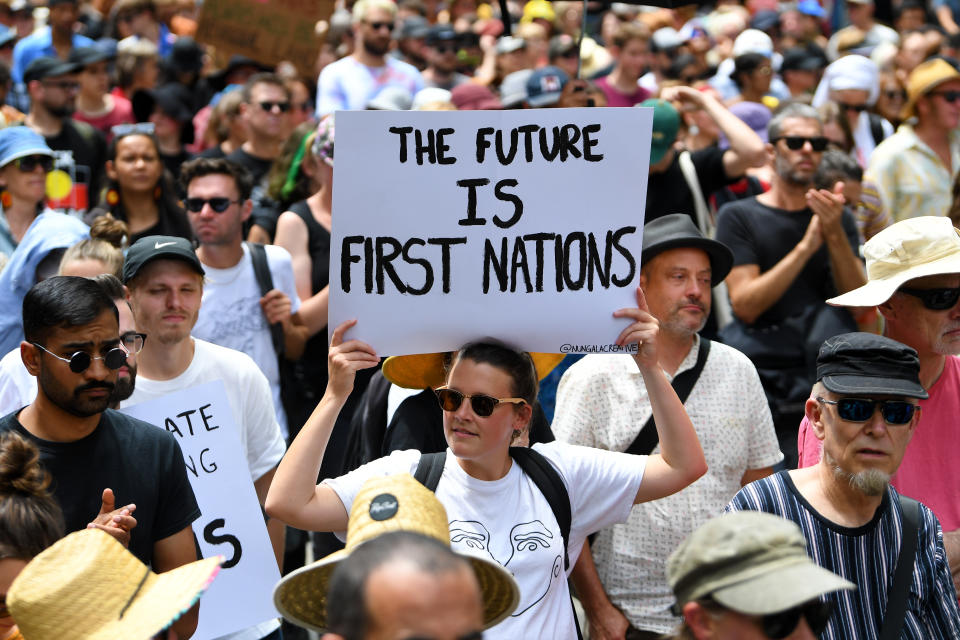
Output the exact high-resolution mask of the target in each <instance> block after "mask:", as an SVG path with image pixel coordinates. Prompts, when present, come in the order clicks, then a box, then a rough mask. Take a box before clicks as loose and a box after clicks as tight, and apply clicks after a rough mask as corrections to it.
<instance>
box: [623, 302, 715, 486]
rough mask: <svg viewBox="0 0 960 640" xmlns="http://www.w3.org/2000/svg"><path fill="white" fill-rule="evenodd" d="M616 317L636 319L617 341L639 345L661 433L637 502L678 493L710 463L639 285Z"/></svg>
mask: <svg viewBox="0 0 960 640" xmlns="http://www.w3.org/2000/svg"><path fill="white" fill-rule="evenodd" d="M613 315H614V316H615V317H617V318H631V319H633V324H631V325H630V326H629V327H627V328H626V329H624V330H623V331H622V332H621V333H620V335H619V336H618V337H617V342H616V343H617V344H618V345H628V344H638V345H639V348H638V350H637V353H636V354H634V356H633V359H634V361H635V362H636V363H637V368H639V369H640V375H641V376H643V383H644V385H646V388H647V394H648V396H649V398H650V406H651V408H652V409H653V419H654V421H655V422H656V423H657V434H658V435H659V436H660V453H659V454H653V455H651V456H648V458H647V466H646V468H645V470H644V472H643V482H641V483H640V489H639V491H637V495H636V498H635V499H634V504H636V503H638V502H647V501H649V500H656V499H657V498H662V497H664V496H668V495H670V494H672V493H676V492H677V491H680V490H681V489H683V488H684V487H686V486H687V485H689V484H691V483H692V482H693V481H695V480H696V479H697V478H699V477H700V476H702V475H703V474H705V473H706V472H707V461H706V460H705V459H704V457H703V449H701V448H700V440H698V439H697V432H696V431H694V429H693V423H692V422H690V417H689V416H687V411H686V409H684V408H683V403H682V402H680V398H678V397H677V393H676V391H674V390H673V387H672V386H671V385H670V382H669V381H668V380H667V376H666V375H665V374H664V373H663V369H661V368H660V363H659V362H658V360H657V337H658V334H659V332H660V322H659V321H658V320H657V319H656V318H654V317H653V316H652V315H651V314H650V310H649V308H648V307H647V300H646V298H645V297H644V295H643V291H642V290H641V289H640V287H637V307H636V308H633V309H620V310H619V311H616V312H614V314H613Z"/></svg>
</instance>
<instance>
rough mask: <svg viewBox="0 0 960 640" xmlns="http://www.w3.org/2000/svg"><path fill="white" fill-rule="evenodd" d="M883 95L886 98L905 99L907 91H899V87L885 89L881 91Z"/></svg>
mask: <svg viewBox="0 0 960 640" xmlns="http://www.w3.org/2000/svg"><path fill="white" fill-rule="evenodd" d="M882 93H883V97H884V98H886V99H887V100H906V99H907V92H906V91H901V90H899V89H887V90H885V91H883V92H882Z"/></svg>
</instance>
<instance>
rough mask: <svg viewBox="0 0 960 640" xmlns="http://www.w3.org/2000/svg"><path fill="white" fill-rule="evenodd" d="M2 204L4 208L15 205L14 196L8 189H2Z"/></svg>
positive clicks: (0, 202) (0, 199)
mask: <svg viewBox="0 0 960 640" xmlns="http://www.w3.org/2000/svg"><path fill="white" fill-rule="evenodd" d="M0 204H2V205H3V208H4V209H9V208H10V207H12V206H13V196H12V195H10V192H9V191H7V190H6V189H4V190H3V191H0Z"/></svg>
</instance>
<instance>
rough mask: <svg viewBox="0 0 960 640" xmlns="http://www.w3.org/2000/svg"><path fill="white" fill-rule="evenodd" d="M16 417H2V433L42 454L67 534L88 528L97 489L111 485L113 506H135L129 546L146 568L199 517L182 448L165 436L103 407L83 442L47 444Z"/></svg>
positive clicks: (98, 496) (99, 491) (96, 509)
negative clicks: (157, 548)
mask: <svg viewBox="0 0 960 640" xmlns="http://www.w3.org/2000/svg"><path fill="white" fill-rule="evenodd" d="M18 415H19V412H15V413H11V414H10V415H7V416H5V417H4V418H0V432H6V431H14V432H16V433H19V434H20V435H21V436H23V437H24V438H26V439H28V440H29V441H31V442H33V443H34V444H35V445H36V446H37V448H38V449H40V462H41V464H42V465H43V467H44V469H46V470H47V472H49V473H50V475H51V476H52V477H53V484H52V488H53V492H54V497H55V498H56V500H57V502H58V503H59V504H60V508H61V509H63V516H64V520H65V522H66V525H67V532H68V533H69V532H71V531H79V530H80V529H84V528H86V526H87V523H89V522H90V521H92V520H93V519H94V518H95V517H96V516H97V514H98V513H99V512H100V506H101V499H102V496H103V490H104V489H106V488H108V487H109V488H110V489H113V494H114V497H115V498H116V505H117V507H118V508H119V507H121V506H124V505H127V504H130V503H133V504H135V505H137V509H136V511H134V513H133V517H134V518H136V519H137V526H136V527H134V528H133V530H132V531H131V532H130V547H129V548H130V552H131V553H132V554H133V555H135V556H136V557H137V558H139V559H140V561H142V562H143V563H145V564H148V565H149V564H151V560H152V559H153V545H154V543H155V542H157V541H159V540H163V539H164V538H167V537H169V536H171V535H173V534H175V533H177V532H179V531H181V530H183V528H184V527H188V526H190V524H191V523H192V522H193V521H194V520H196V519H197V518H199V517H200V508H199V506H198V505H197V499H196V497H194V495H193V488H192V487H191V486H190V482H189V481H188V479H187V469H186V466H185V465H184V462H183V453H182V452H181V451H180V445H179V444H178V443H177V441H176V439H175V438H174V436H173V435H172V434H170V433H168V432H167V431H165V430H163V429H159V428H157V427H154V426H153V425H150V424H147V423H146V422H142V421H140V420H136V419H134V418H131V417H129V416H127V415H125V414H122V413H119V412H117V411H113V410H112V409H107V410H106V411H105V412H104V413H103V415H102V417H101V418H100V424H99V425H97V428H96V429H95V430H94V431H93V433H91V434H90V435H88V436H87V437H85V438H82V439H80V440H77V441H75V442H51V441H48V440H41V439H39V438H37V437H35V436H33V435H32V434H31V433H30V432H29V431H27V430H26V429H25V428H24V427H23V425H21V424H20V421H19V420H18V419H17V416H18Z"/></svg>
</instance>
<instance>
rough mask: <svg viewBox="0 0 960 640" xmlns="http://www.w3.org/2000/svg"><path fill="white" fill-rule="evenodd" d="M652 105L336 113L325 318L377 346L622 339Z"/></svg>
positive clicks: (548, 347)
mask: <svg viewBox="0 0 960 640" xmlns="http://www.w3.org/2000/svg"><path fill="white" fill-rule="evenodd" d="M651 111H652V110H650V109H635V108H632V109H534V110H524V111H470V112H446V111H440V112H404V111H401V112H388V111H342V112H337V114H336V135H337V139H336V160H335V164H334V185H335V188H334V190H333V237H332V241H331V258H330V290H331V294H330V297H331V304H330V322H329V327H331V329H332V328H333V327H336V326H337V325H338V324H339V323H341V322H343V321H344V320H347V319H350V318H358V319H359V322H358V323H357V325H356V326H355V327H353V328H352V329H351V330H350V331H349V333H348V335H347V337H348V338H358V339H361V340H364V341H366V342H369V343H370V344H371V345H372V346H373V347H374V349H376V350H377V353H379V354H380V355H402V354H409V353H430V352H438V351H449V350H452V349H456V348H458V347H460V346H461V345H462V344H463V343H465V342H468V341H470V340H476V339H478V338H483V337H493V338H498V339H501V340H505V341H508V342H511V343H514V344H517V345H520V346H522V347H523V348H524V349H528V350H530V351H542V352H547V353H561V352H564V353H565V352H570V353H574V352H598V351H609V350H611V349H610V347H616V345H611V344H610V343H612V342H613V341H614V339H615V338H616V336H617V335H618V334H619V333H620V331H621V330H622V328H623V321H622V320H616V319H614V318H613V317H612V315H611V314H612V313H613V311H614V310H616V309H619V308H623V307H632V306H634V305H635V295H634V289H635V287H636V286H637V279H638V277H639V275H640V271H639V269H640V249H641V239H642V232H643V215H644V203H645V202H646V193H647V170H648V165H649V159H650V134H651V128H652V120H653V118H652V113H651Z"/></svg>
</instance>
